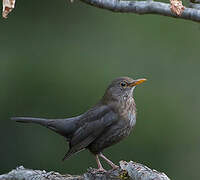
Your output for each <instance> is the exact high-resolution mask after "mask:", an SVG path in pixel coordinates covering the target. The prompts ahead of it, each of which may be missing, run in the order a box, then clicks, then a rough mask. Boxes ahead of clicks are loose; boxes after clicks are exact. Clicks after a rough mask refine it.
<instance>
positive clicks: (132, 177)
mask: <svg viewBox="0 0 200 180" xmlns="http://www.w3.org/2000/svg"><path fill="white" fill-rule="evenodd" d="M120 167H121V168H119V169H116V170H110V171H107V172H98V171H97V170H96V169H92V168H90V169H89V170H88V172H86V173H84V174H83V175H80V176H79V175H76V176H74V175H69V174H67V175H61V174H59V173H57V172H53V171H51V172H46V171H44V170H43V171H41V170H32V169H25V168H24V167H23V166H20V167H18V168H16V169H14V170H12V171H11V172H9V173H8V174H3V175H0V180H33V179H34V180H117V179H121V180H123V179H124V180H170V179H169V178H168V177H167V176H166V175H165V174H164V173H160V172H158V171H156V170H151V169H150V168H148V167H146V166H144V165H142V164H139V163H134V162H132V161H130V162H125V161H121V162H120Z"/></svg>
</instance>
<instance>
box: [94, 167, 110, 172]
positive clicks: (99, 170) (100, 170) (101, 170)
mask: <svg viewBox="0 0 200 180" xmlns="http://www.w3.org/2000/svg"><path fill="white" fill-rule="evenodd" d="M95 171H96V172H107V171H106V170H105V169H104V168H98V169H95Z"/></svg>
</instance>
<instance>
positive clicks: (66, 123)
mask: <svg viewBox="0 0 200 180" xmlns="http://www.w3.org/2000/svg"><path fill="white" fill-rule="evenodd" d="M11 120H14V121H16V122H20V123H34V124H39V125H42V126H45V127H47V128H48V129H51V130H53V131H54V132H56V133H58V134H60V135H62V136H64V137H65V138H67V140H70V138H71V136H72V134H73V133H74V132H75V130H76V129H77V125H76V122H77V120H78V118H77V117H75V118H68V119H45V118H32V117H13V118H11Z"/></svg>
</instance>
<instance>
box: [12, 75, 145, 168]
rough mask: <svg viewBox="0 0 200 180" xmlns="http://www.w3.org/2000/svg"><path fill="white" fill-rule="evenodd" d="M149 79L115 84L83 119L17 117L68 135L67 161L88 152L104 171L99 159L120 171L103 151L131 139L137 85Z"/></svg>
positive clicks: (81, 116) (129, 80) (119, 80)
mask: <svg viewBox="0 0 200 180" xmlns="http://www.w3.org/2000/svg"><path fill="white" fill-rule="evenodd" d="M144 81H146V79H137V80H133V79H131V78H129V77H120V78H117V79H115V80H113V81H112V83H111V84H110V85H109V86H108V88H107V90H106V92H105V94H104V96H103V97H102V99H101V100H100V101H99V102H98V103H97V104H96V105H95V106H93V107H92V108H91V109H89V110H88V111H87V112H85V113H83V114H82V115H80V116H77V117H72V118H66V119H44V118H32V117H14V118H12V119H13V120H15V121H17V122H22V123H36V124H40V125H42V126H45V127H47V128H49V129H51V130H53V131H55V132H56V133H58V134H60V135H62V136H64V137H65V138H66V140H67V141H68V142H69V150H68V152H67V153H66V155H65V156H64V158H63V160H64V159H67V158H69V157H70V156H71V155H73V154H75V153H77V152H79V151H81V150H83V149H88V150H89V151H90V152H91V153H93V154H94V155H95V156H96V161H97V165H98V170H99V171H104V169H103V167H102V165H101V163H100V160H99V157H101V158H103V159H104V160H105V161H106V162H107V163H108V164H109V165H110V166H111V167H112V168H114V169H115V168H117V167H118V166H117V165H115V164H114V163H113V162H112V161H110V160H109V159H107V158H106V157H105V156H104V155H103V154H102V151H103V150H104V149H105V148H107V147H109V146H111V145H113V144H115V143H118V142H119V141H121V140H122V139H123V138H125V137H127V136H128V135H129V134H130V132H131V130H132V128H133V127H134V126H135V123H136V105H135V101H134V99H133V97H132V94H133V90H134V88H135V87H136V85H138V84H141V83H143V82H144Z"/></svg>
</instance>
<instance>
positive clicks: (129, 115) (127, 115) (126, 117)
mask: <svg viewBox="0 0 200 180" xmlns="http://www.w3.org/2000/svg"><path fill="white" fill-rule="evenodd" d="M119 115H120V117H121V118H120V119H122V120H123V121H125V122H126V124H127V125H128V127H129V128H132V127H133V126H134V125H135V124H136V106H135V102H134V99H133V98H129V99H128V100H127V101H124V102H123V103H121V107H120V111H119Z"/></svg>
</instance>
